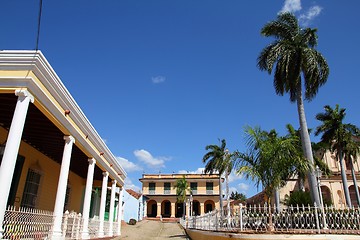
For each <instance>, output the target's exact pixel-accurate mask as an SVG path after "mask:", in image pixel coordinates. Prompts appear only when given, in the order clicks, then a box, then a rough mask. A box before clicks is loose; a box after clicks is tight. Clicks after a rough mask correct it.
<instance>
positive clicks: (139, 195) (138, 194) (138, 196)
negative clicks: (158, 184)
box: [126, 189, 142, 199]
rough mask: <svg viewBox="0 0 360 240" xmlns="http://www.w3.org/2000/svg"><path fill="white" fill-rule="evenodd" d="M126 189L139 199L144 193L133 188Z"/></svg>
mask: <svg viewBox="0 0 360 240" xmlns="http://www.w3.org/2000/svg"><path fill="white" fill-rule="evenodd" d="M126 191H127V192H128V193H129V194H130V195H131V196H133V197H134V198H136V199H139V198H140V197H141V195H142V194H141V193H137V192H135V191H134V190H132V189H126Z"/></svg>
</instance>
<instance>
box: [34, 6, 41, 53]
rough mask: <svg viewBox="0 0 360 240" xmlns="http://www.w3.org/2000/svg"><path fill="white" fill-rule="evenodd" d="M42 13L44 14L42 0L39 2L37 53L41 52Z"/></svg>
mask: <svg viewBox="0 0 360 240" xmlns="http://www.w3.org/2000/svg"><path fill="white" fill-rule="evenodd" d="M41 13H42V0H40V2H39V15H38V24H37V34H36V46H35V51H37V50H39V40H40V26H41Z"/></svg>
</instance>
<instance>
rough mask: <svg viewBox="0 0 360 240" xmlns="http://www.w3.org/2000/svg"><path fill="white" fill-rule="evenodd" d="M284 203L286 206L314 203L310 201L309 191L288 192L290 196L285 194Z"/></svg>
mask: <svg viewBox="0 0 360 240" xmlns="http://www.w3.org/2000/svg"><path fill="white" fill-rule="evenodd" d="M284 204H285V205H287V206H296V205H299V206H301V205H303V204H304V205H305V206H307V205H311V206H312V205H314V204H313V203H312V201H311V196H310V192H303V191H294V192H292V193H291V194H290V196H288V195H286V196H285V200H284Z"/></svg>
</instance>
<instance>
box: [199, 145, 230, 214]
mask: <svg viewBox="0 0 360 240" xmlns="http://www.w3.org/2000/svg"><path fill="white" fill-rule="evenodd" d="M205 150H206V151H208V152H207V153H206V154H205V155H204V157H203V159H202V161H203V163H206V165H205V173H213V172H218V173H219V191H220V209H221V211H222V210H223V202H222V189H221V176H222V175H223V174H225V179H226V195H227V196H229V185H228V184H229V182H228V180H229V179H228V177H229V175H230V173H231V171H232V169H233V161H232V154H230V153H229V151H228V149H227V148H226V140H225V139H222V140H221V144H220V145H215V144H213V145H207V146H206V147H205ZM228 202H229V201H228ZM228 210H229V209H228Z"/></svg>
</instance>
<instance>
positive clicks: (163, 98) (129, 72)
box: [0, 0, 360, 196]
mask: <svg viewBox="0 0 360 240" xmlns="http://www.w3.org/2000/svg"><path fill="white" fill-rule="evenodd" d="M38 6H39V1H38V0H2V1H1V2H0V9H1V10H2V11H1V12H2V14H1V15H0V25H1V37H0V49H34V48H35V39H36V31H37V30H36V27H37V13H38ZM359 9H360V2H359V1H357V0H349V1H346V2H339V1H325V0H317V1H300V0H290V1H280V0H273V1H259V0H254V1H240V0H197V1H194V0H181V1H180V0H152V1H149V0H106V1H100V0H86V1H85V0H76V1H72V0H63V1H44V2H43V13H42V22H41V35H40V44H39V49H40V50H41V51H42V52H43V53H44V55H45V57H46V58H47V59H48V61H49V62H50V64H51V65H52V67H53V68H54V69H55V71H56V72H57V74H58V75H59V77H60V78H61V80H62V81H63V82H64V84H65V86H66V87H67V88H68V90H69V91H70V93H71V94H72V96H73V97H74V98H75V100H76V101H77V103H78V104H79V106H80V107H81V108H82V110H83V111H84V113H85V115H86V116H87V117H88V119H89V120H90V122H91V123H92V124H93V126H94V127H95V128H96V130H97V131H98V132H99V134H100V136H101V137H102V138H103V139H104V141H105V142H106V143H107V144H108V146H109V148H110V149H111V151H112V152H113V153H114V155H115V156H117V157H118V159H119V161H120V162H121V163H122V164H123V166H124V168H125V169H126V171H127V173H128V179H127V180H126V182H127V186H128V187H132V188H135V189H137V188H140V187H141V185H140V182H139V181H138V179H139V178H140V177H141V175H142V174H143V173H144V172H145V173H158V172H159V171H161V172H162V173H173V172H175V173H178V172H187V171H189V172H197V171H201V168H202V167H203V166H204V165H203V164H202V161H201V159H202V157H203V155H204V154H205V153H206V151H205V146H206V145H208V144H218V143H219V142H218V139H222V138H224V139H226V140H227V143H228V148H229V150H230V151H234V150H240V151H244V150H245V146H244V134H243V129H244V126H246V125H250V126H256V125H258V126H261V128H263V129H265V130H270V129H273V128H275V129H276V130H277V131H278V132H279V133H281V134H284V133H285V125H286V124H287V123H291V124H292V125H294V126H295V127H298V126H299V124H298V115H297V111H296V105H295V104H292V103H290V102H289V98H288V96H283V97H281V96H277V95H276V94H275V91H274V88H273V83H272V76H270V75H268V74H267V73H265V72H260V71H259V70H258V69H257V67H256V58H257V56H258V54H259V53H260V51H261V50H262V48H264V47H265V46H266V45H267V44H268V43H270V42H271V41H272V39H267V38H264V37H262V36H261V35H260V29H261V28H262V26H263V25H264V24H265V23H266V22H268V21H271V20H273V19H275V18H276V15H277V14H278V13H279V12H280V11H286V10H287V11H292V12H294V13H295V14H296V16H297V17H299V18H300V19H301V24H302V25H303V26H309V27H312V28H318V36H319V41H318V43H319V45H318V47H317V49H318V50H319V51H320V52H322V54H323V55H324V56H325V57H326V59H327V60H328V64H329V66H330V76H329V79H328V82H327V84H326V85H325V86H323V87H322V88H321V89H320V90H319V93H318V95H317V96H316V98H315V99H314V100H313V101H312V102H310V103H306V105H305V110H306V114H307V120H308V125H309V127H310V128H315V127H316V126H317V125H318V124H319V123H318V122H317V121H316V120H315V115H316V114H317V113H319V112H321V111H323V106H324V105H326V104H328V105H331V106H334V105H335V104H336V103H338V104H340V106H341V107H344V108H346V109H347V110H346V111H347V117H346V119H345V121H346V122H351V123H353V124H356V125H358V126H360V122H359V115H360V108H359V100H358V95H359V84H360V83H359V75H358V71H357V70H358V67H359V63H358V61H357V60H358V56H360V47H359V43H360V33H359V29H360V21H359V18H358V10H359ZM312 140H313V141H317V138H315V137H314V136H312ZM231 189H232V190H237V191H239V192H242V193H245V194H246V195H247V196H252V195H253V194H255V193H256V192H257V191H258V190H260V189H257V188H256V187H255V186H254V184H253V183H251V182H249V181H246V180H245V179H243V178H242V177H241V176H240V177H239V176H235V175H232V176H231Z"/></svg>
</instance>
